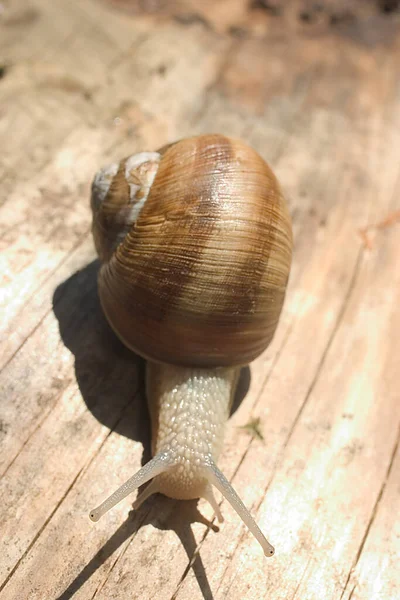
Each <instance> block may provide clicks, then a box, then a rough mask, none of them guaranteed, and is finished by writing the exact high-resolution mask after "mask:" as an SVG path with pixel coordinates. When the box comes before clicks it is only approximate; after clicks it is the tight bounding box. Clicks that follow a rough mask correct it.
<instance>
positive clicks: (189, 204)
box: [90, 135, 292, 556]
mask: <svg viewBox="0 0 400 600" xmlns="http://www.w3.org/2000/svg"><path fill="white" fill-rule="evenodd" d="M91 205H92V212H93V228H92V230H93V237H94V242H95V246H96V249H97V252H98V254H99V257H100V259H101V261H102V266H101V269H100V272H99V280H98V285H99V296H100V300H101V304H102V307H103V310H104V313H105V315H106V317H107V319H108V321H109V323H110V325H111V327H112V328H113V329H114V331H115V332H116V334H117V335H118V336H119V337H120V339H121V340H122V341H123V342H124V343H125V344H126V345H127V346H128V347H130V348H131V349H132V350H134V351H135V352H137V353H138V354H140V355H141V356H143V357H144V358H146V359H147V367H146V368H147V371H146V394H147V400H148V404H149V411H150V416H151V422H152V452H153V458H152V459H151V461H150V462H149V463H147V464H146V465H145V466H144V467H143V468H142V469H141V470H140V471H139V472H138V473H137V474H136V475H134V476H133V477H132V478H131V479H130V480H128V482H126V483H125V484H123V486H121V488H119V490H117V491H116V492H115V493H114V494H112V495H111V496H110V497H109V498H108V499H107V500H106V501H105V502H104V503H103V504H102V505H100V506H99V507H98V508H97V509H95V510H94V511H92V513H91V514H90V516H91V518H92V519H93V520H98V518H100V516H101V515H102V514H104V512H106V511H107V510H108V509H109V508H111V507H112V506H114V505H115V504H116V503H117V502H119V500H121V499H122V498H124V497H125V496H126V495H127V494H128V493H130V492H131V491H133V490H134V489H136V488H137V487H139V486H140V485H142V484H143V483H145V482H147V481H149V480H150V479H152V482H151V483H150V484H149V485H148V486H147V488H146V489H145V490H144V492H142V494H141V495H140V496H139V497H138V499H137V500H136V502H135V504H134V506H135V507H138V506H139V505H140V504H141V502H143V501H144V500H145V499H146V498H147V497H148V496H149V495H150V494H152V493H154V492H161V493H164V494H165V495H167V496H170V497H173V498H179V499H189V498H199V497H203V498H206V499H207V500H208V501H209V502H210V503H211V505H212V506H213V508H214V510H215V511H216V514H217V516H218V518H220V519H222V517H221V514H220V511H219V507H218V504H217V502H216V500H215V498H214V495H213V491H212V486H215V487H217V488H218V489H219V491H221V493H222V494H223V495H224V496H225V497H226V498H227V499H228V500H229V501H230V502H231V504H232V505H233V507H234V508H235V509H236V510H237V512H238V513H239V514H240V516H241V517H242V519H243V521H244V522H245V523H246V525H247V526H248V527H249V529H250V530H251V531H252V533H253V534H254V535H255V536H256V538H257V539H258V540H259V542H260V543H261V545H262V547H263V549H264V552H265V554H266V555H268V556H270V555H271V554H273V548H272V546H271V545H270V544H269V542H267V540H266V539H265V537H264V535H263V534H262V532H261V531H260V530H259V528H258V526H257V525H256V523H255V522H254V520H253V518H252V517H251V515H250V514H249V513H248V511H247V509H246V508H245V507H244V505H243V504H242V502H241V500H240V499H239V497H238V496H237V494H236V492H235V491H234V490H233V488H232V486H231V485H230V483H229V482H228V481H227V480H226V478H225V477H224V476H223V474H222V473H221V471H220V470H219V469H218V467H217V466H216V461H217V458H218V456H219V453H220V451H221V448H222V442H223V430H224V425H225V422H226V420H227V419H228V417H229V412H230V408H231V404H232V400H233V397H234V393H235V390H236V384H237V381H238V376H239V372H240V368H241V366H243V365H246V364H248V363H249V362H250V361H252V360H253V359H254V358H256V357H257V356H259V355H260V354H261V352H263V350H265V348H266V347H267V346H268V344H269V343H270V341H271V339H272V337H273V335H274V332H275V329H276V326H277V323H278V320H279V315H280V312H281V309H282V305H283V301H284V296H285V290H286V284H287V280H288V276H289V270H290V262H291V247H292V236H291V225H290V218H289V214H288V211H287V208H286V204H285V201H284V198H283V196H282V193H281V191H280V188H279V185H278V182H277V180H276V178H275V176H274V175H273V173H272V171H271V169H270V168H269V167H268V165H267V164H266V163H265V162H264V161H263V159H262V158H261V157H260V156H259V155H258V154H257V153H256V152H255V151H254V150H253V149H251V148H249V147H248V146H247V145H245V144H244V143H243V142H240V141H238V140H233V139H230V138H227V137H225V136H222V135H203V136H198V137H193V138H188V139H185V140H181V141H179V142H176V143H175V144H170V145H168V146H166V147H164V148H161V149H160V150H159V151H158V152H143V153H139V154H136V155H133V156H131V157H128V158H127V159H124V160H122V161H121V162H120V163H119V164H114V165H110V166H109V167H106V168H104V169H102V170H101V171H99V172H98V174H97V175H96V176H95V179H94V182H93V186H92V197H91Z"/></svg>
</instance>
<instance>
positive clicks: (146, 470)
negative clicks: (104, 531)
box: [89, 452, 175, 521]
mask: <svg viewBox="0 0 400 600" xmlns="http://www.w3.org/2000/svg"><path fill="white" fill-rule="evenodd" d="M174 466H175V461H174V459H173V456H172V453H170V452H160V453H159V454H157V455H156V456H154V458H152V459H151V460H150V461H149V462H148V463H147V464H145V465H144V467H142V468H141V469H140V470H139V471H138V472H137V473H135V475H133V476H132V477H130V478H129V479H128V481H125V483H123V484H122V485H121V487H119V488H118V489H117V490H116V491H115V492H114V493H113V494H111V496H109V497H108V498H107V499H106V500H104V502H102V504H100V506H97V508H95V509H93V510H92V511H90V513H89V517H90V519H91V520H92V521H98V520H99V519H100V517H102V516H103V515H104V514H105V513H106V512H108V511H109V510H110V508H113V506H115V505H116V504H118V503H119V502H121V500H123V499H124V498H126V496H128V494H130V493H131V492H133V491H134V490H136V489H137V488H138V487H140V486H141V485H143V484H144V483H146V482H147V481H149V480H150V479H153V477H156V475H160V473H165V472H166V471H168V470H169V469H171V468H172V467H174ZM145 492H146V490H145V491H144V492H143V493H145Z"/></svg>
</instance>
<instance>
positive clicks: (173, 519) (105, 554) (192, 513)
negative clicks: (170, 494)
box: [56, 494, 219, 600]
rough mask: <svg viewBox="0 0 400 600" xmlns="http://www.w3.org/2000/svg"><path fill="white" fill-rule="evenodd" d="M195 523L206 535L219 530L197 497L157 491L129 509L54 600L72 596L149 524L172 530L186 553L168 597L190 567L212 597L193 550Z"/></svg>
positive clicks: (205, 593) (206, 594)
mask: <svg viewBox="0 0 400 600" xmlns="http://www.w3.org/2000/svg"><path fill="white" fill-rule="evenodd" d="M178 504H179V506H178ZM155 514H157V517H155V516H154V515H155ZM196 522H197V523H201V524H203V525H205V526H206V527H207V530H206V533H207V534H208V533H210V531H211V530H212V531H213V532H218V531H219V528H218V527H217V526H216V525H215V524H214V523H213V522H210V521H208V520H207V519H206V518H205V517H203V516H202V515H201V513H200V512H199V511H198V509H197V500H186V501H178V500H172V499H171V498H166V497H165V496H162V495H160V494H157V495H155V496H152V497H151V498H150V499H149V500H147V502H146V503H145V504H144V505H143V506H141V507H140V509H139V510H138V511H134V510H132V511H131V512H130V513H129V516H128V518H127V519H126V520H125V521H124V522H123V523H122V524H121V525H120V527H119V528H118V529H117V530H116V531H115V532H114V534H113V535H112V536H111V537H110V539H109V540H108V541H107V542H106V543H105V544H104V545H103V546H102V547H101V548H100V550H99V551H98V552H97V553H96V554H95V556H94V557H93V558H92V559H91V561H90V562H89V563H88V564H87V565H86V566H85V567H84V568H83V569H82V571H81V572H80V573H79V574H78V575H77V577H76V578H75V579H74V580H73V581H72V583H71V584H70V585H69V586H68V588H67V589H66V590H65V591H64V592H63V593H62V594H60V595H59V596H58V597H57V598H56V600H70V599H71V598H73V597H74V595H75V594H76V593H77V592H78V591H79V589H80V588H81V587H82V586H83V585H84V584H85V583H86V582H87V581H88V580H89V579H90V577H92V575H93V574H94V573H95V572H96V571H97V569H99V568H101V566H102V565H103V564H104V563H105V562H106V561H107V560H108V559H109V558H110V557H111V556H112V555H113V554H114V553H115V552H117V551H118V549H119V548H120V547H121V546H122V545H123V544H124V543H125V542H126V541H127V540H129V538H131V537H132V536H134V535H135V534H136V533H137V532H138V530H139V529H140V528H141V527H143V526H145V525H148V524H151V525H153V526H155V527H157V528H158V529H162V530H166V531H167V530H168V531H174V532H175V533H176V535H177V536H178V537H179V539H180V541H181V543H182V546H183V547H184V549H185V552H186V554H187V558H188V562H187V565H186V567H185V568H184V570H183V573H182V575H181V578H180V581H179V582H178V585H177V589H176V590H175V593H174V594H173V596H172V599H171V600H173V599H174V598H175V597H176V594H177V592H178V590H179V588H180V585H181V583H182V581H183V580H184V579H185V577H186V575H187V574H188V572H189V571H190V569H193V573H194V575H195V577H196V580H197V583H198V585H199V588H200V590H201V592H202V595H203V598H204V600H213V599H214V596H213V594H212V591H211V588H210V584H209V582H208V579H207V574H206V570H205V567H204V564H203V561H202V559H201V556H200V554H199V552H198V551H196V550H197V546H198V542H197V541H196V539H195V537H194V535H193V531H192V528H191V525H192V524H193V523H196ZM206 533H205V534H204V536H205V535H206ZM204 536H203V538H204ZM155 552H156V550H155ZM168 597H169V594H168Z"/></svg>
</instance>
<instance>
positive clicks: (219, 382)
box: [146, 362, 240, 499]
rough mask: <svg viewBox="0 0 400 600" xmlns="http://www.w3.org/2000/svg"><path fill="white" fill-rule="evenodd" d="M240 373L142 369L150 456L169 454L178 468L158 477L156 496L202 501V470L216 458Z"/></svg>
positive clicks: (235, 370) (159, 366) (159, 367)
mask: <svg viewBox="0 0 400 600" xmlns="http://www.w3.org/2000/svg"><path fill="white" fill-rule="evenodd" d="M239 371H240V369H239V368H238V367H231V368H229V367H223V368H213V369H204V368H188V367H180V366H174V365H167V364H159V363H153V362H148V363H147V373H146V391H147V399H148V403H149V410H150V416H151V422H152V446H153V447H152V452H153V455H156V454H158V453H160V452H168V453H170V454H171V455H172V456H173V457H174V462H175V464H177V465H178V466H177V468H176V469H174V470H173V471H171V472H169V473H166V474H165V475H164V476H160V477H159V483H158V485H159V491H161V492H162V493H164V494H165V495H167V496H172V497H174V498H182V499H183V498H198V497H199V496H204V488H205V486H206V480H205V478H204V473H203V471H204V468H203V467H204V465H205V464H206V462H207V460H208V459H209V458H210V457H211V458H212V459H213V460H215V461H216V460H217V458H218V456H219V454H220V451H221V448H222V443H223V435H224V429H225V423H226V421H227V419H228V417H229V412H230V408H231V405H232V400H233V397H234V393H235V389H236V383H237V380H238V375H239Z"/></svg>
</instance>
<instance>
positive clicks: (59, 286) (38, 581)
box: [0, 0, 400, 600]
mask: <svg viewBox="0 0 400 600" xmlns="http://www.w3.org/2000/svg"><path fill="white" fill-rule="evenodd" d="M311 4H312V3H307V2H305V1H300V0H293V2H290V3H283V2H278V1H276V2H249V3H245V2H241V1H239V0H223V1H222V2H218V3H216V2H211V1H207V2H204V3H201V4H200V3H197V2H189V1H187V2H183V1H180V2H171V3H165V2H162V1H161V0H160V1H158V2H154V1H153V2H150V1H146V2H130V3H128V2H123V1H122V0H119V1H118V2H117V1H116V0H115V1H114V2H112V3H110V2H105V1H104V2H99V1H98V2H96V1H95V0H80V1H79V2H78V1H77V0H74V1H72V2H67V3H66V2H62V0H53V1H52V2H50V1H48V0H31V1H30V2H25V0H14V1H13V2H4V3H2V5H1V7H2V8H1V13H0V51H1V56H2V59H1V60H2V63H1V65H0V66H1V67H3V68H2V69H1V70H0V73H1V78H0V145H1V148H2V153H1V160H0V177H1V179H2V186H1V196H0V203H1V205H0V228H1V229H0V244H1V245H0V247H1V255H0V273H1V291H0V306H1V308H0V310H1V322H0V328H1V333H0V339H1V346H0V347H1V351H0V369H1V371H0V390H1V392H0V393H1V400H0V473H1V480H0V522H1V527H0V557H1V558H0V598H1V599H2V600H3V598H4V599H5V600H14V599H15V598H18V599H24V598H29V600H31V599H38V600H39V599H40V600H42V599H43V598H46V599H58V600H67V599H69V598H72V597H73V598H74V599H75V598H76V599H82V600H86V599H94V598H96V600H97V599H98V600H103V599H104V600H106V599H107V600H109V599H121V600H122V599H124V600H125V599H126V598H135V599H136V598H138V599H141V600H142V599H146V598H155V599H156V600H164V599H171V600H172V599H177V600H187V599H190V600H197V599H199V600H200V599H202V600H204V599H206V600H210V599H214V600H218V599H223V598H226V597H230V598H235V599H238V600H239V599H240V600H242V599H247V600H255V599H257V600H258V599H263V598H268V599H269V600H278V599H281V598H292V599H298V600H314V599H317V598H318V599H319V598H324V600H350V599H351V600H371V599H372V598H373V599H374V600H396V599H397V598H398V597H399V595H400V577H399V571H398V558H399V554H400V530H399V527H400V521H399V518H398V506H399V501H400V488H399V474H400V471H399V469H400V462H399V460H400V455H399V449H398V446H399V434H400V402H399V400H400V392H399V389H400V375H399V356H400V342H399V340H400V311H399V307H398V298H399V293H400V268H399V245H398V240H399V233H400V223H399V221H398V218H397V217H396V215H398V213H399V210H400V204H399V196H400V164H399V159H398V157H399V151H400V133H399V132H400V94H399V90H400V86H399V82H400V81H399V73H400V41H399V40H400V37H399V33H400V15H399V14H398V10H397V5H396V6H395V3H393V6H392V7H391V8H390V7H386V8H387V9H386V8H385V7H384V3H376V2H372V0H371V2H365V3H363V7H362V8H361V3H358V4H357V3H355V2H354V3H348V4H346V7H347V8H346V10H347V13H346V11H344V3H343V2H337V3H335V2H333V0H330V1H329V2H326V3H320V4H321V6H322V8H321V9H320V10H319V12H318V14H317V13H315V11H314V12H313V10H314V9H313V10H311V9H310V6H311ZM314 4H315V3H314ZM378 5H379V6H378ZM385 6H386V5H385ZM120 9H123V10H120ZM389 9H390V10H389ZM307 11H308V15H309V16H308V17H307V16H305V12H307ZM310 11H311V12H310ZM343 11H344V12H343ZM310 15H311V16H310ZM339 17H340V18H339ZM214 131H215V132H220V133H222V134H225V135H230V136H236V137H241V138H243V139H244V140H245V141H246V142H247V143H249V144H251V145H252V146H254V147H255V148H256V150H257V151H258V152H260V154H261V155H262V156H263V157H264V158H265V159H266V160H267V161H268V162H269V163H270V164H271V165H272V167H273V168H274V170H275V172H276V174H277V175H278V178H279V180H280V182H281V183H282V186H283V188H284V191H285V193H286V196H287V198H288V201H289V206H290V211H291V214H292V218H293V225H294V238H295V250H294V263H293V269H292V273H291V278H290V285H289V290H288V293H287V300H286V303H285V307H284V312H283V314H282V317H281V320H280V325H279V328H278V331H277V334H276V337H275V339H274V342H273V344H272V345H271V346H270V347H269V348H268V349H267V351H266V352H265V353H264V354H263V355H262V356H261V357H260V358H259V359H257V360H256V361H255V362H254V363H253V364H252V365H251V368H250V375H251V381H250V387H249V389H248V391H247V394H245V397H244V399H243V401H242V402H241V403H240V406H239V407H238V409H237V410H236V412H235V413H234V414H233V416H232V417H231V419H230V421H229V423H228V425H227V429H226V436H225V445H224V452H223V455H222V457H221V459H220V461H219V466H220V467H221V469H222V470H223V471H224V473H225V474H226V476H227V477H229V479H230V480H231V481H232V482H233V484H234V486H235V487H236V489H237V490H238V492H239V493H240V495H241V496H242V498H243V500H244V502H245V503H246V504H247V505H248V506H249V507H250V508H251V509H252V512H253V514H254V515H255V516H256V517H257V520H258V522H259V523H260V525H261V527H262V528H263V529H264V530H265V532H266V533H267V535H268V537H269V538H270V539H271V542H272V543H273V544H274V546H275V547H276V555H275V557H274V558H272V559H271V560H268V561H266V559H265V558H264V556H263V555H262V551H261V550H260V548H259V547H258V545H257V542H255V541H254V540H253V539H252V538H251V536H250V535H249V534H248V532H247V531H246V529H245V528H244V527H243V526H242V524H241V523H240V522H239V520H238V518H237V516H236V514H235V513H234V512H233V511H232V510H231V508H230V507H229V506H227V505H226V503H223V506H222V511H223V514H224V517H225V522H224V523H223V524H222V525H221V526H220V527H219V528H217V527H216V525H215V524H214V523H213V514H212V511H211V509H210V507H208V506H207V505H206V504H205V503H203V502H200V503H199V505H198V506H197V505H196V503H195V502H193V503H192V502H187V503H179V502H177V501H173V500H170V499H167V498H164V497H162V496H156V497H153V498H151V499H149V500H148V501H147V502H146V503H145V505H144V506H143V507H142V508H141V509H140V510H139V511H137V512H136V513H134V512H133V511H131V512H129V507H130V503H131V499H127V500H126V501H125V502H124V503H122V504H121V505H120V506H117V507H116V508H115V509H114V510H113V511H112V512H111V513H109V514H107V515H106V516H105V517H104V519H102V520H101V521H100V522H99V523H96V524H93V523H92V522H91V521H90V520H89V518H88V516H87V515H88V511H89V509H90V508H91V507H92V506H94V505H96V504H97V503H98V501H99V499H101V498H102V497H103V496H104V495H105V494H107V493H108V492H110V491H112V490H113V489H114V488H116V487H117V486H118V484H119V483H121V482H122V481H124V480H125V479H126V478H127V477H129V475H130V474H132V473H133V472H134V471H135V470H136V469H137V468H138V467H139V466H140V464H141V463H144V462H145V461H147V460H148V458H149V452H150V446H149V433H148V431H149V423H148V416H147V409H146V405H145V399H144V389H143V368H144V365H143V361H142V360H141V359H139V358H138V357H136V356H134V355H133V354H131V353H130V352H129V351H128V350H126V349H125V348H124V347H123V346H122V345H121V344H120V343H119V342H118V340H116V338H115V336H114V335H113V334H112V332H111V331H110V330H109V328H108V326H107V324H106V321H105V319H104V317H103V315H102V312H101V309H100V306H99V301H98V297H97V285H96V275H97V270H98V264H97V261H96V257H95V252H94V248H93V244H92V240H91V236H90V213H89V200H88V196H89V186H90V180H91V177H92V176H93V173H94V171H95V170H96V169H97V168H98V167H99V166H100V165H102V164H104V163H106V162H107V161H109V160H118V159H119V158H121V157H123V156H125V155H126V154H128V153H131V152H133V151H139V150H153V149H155V148H158V147H160V146H162V145H163V144H165V143H168V142H171V141H173V140H175V139H177V138H179V137H183V136H188V135H193V134H198V133H203V132H214ZM382 224H384V225H382ZM360 231H361V232H362V231H364V232H366V233H365V235H366V236H368V237H367V238H365V236H364V238H363V237H362V236H361V235H360ZM254 419H258V420H259V428H260V431H261V433H262V436H263V438H264V439H263V440H262V439H259V437H257V436H252V435H251V429H246V428H243V427H242V426H243V425H246V424H247V423H249V422H251V421H252V420H254Z"/></svg>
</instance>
